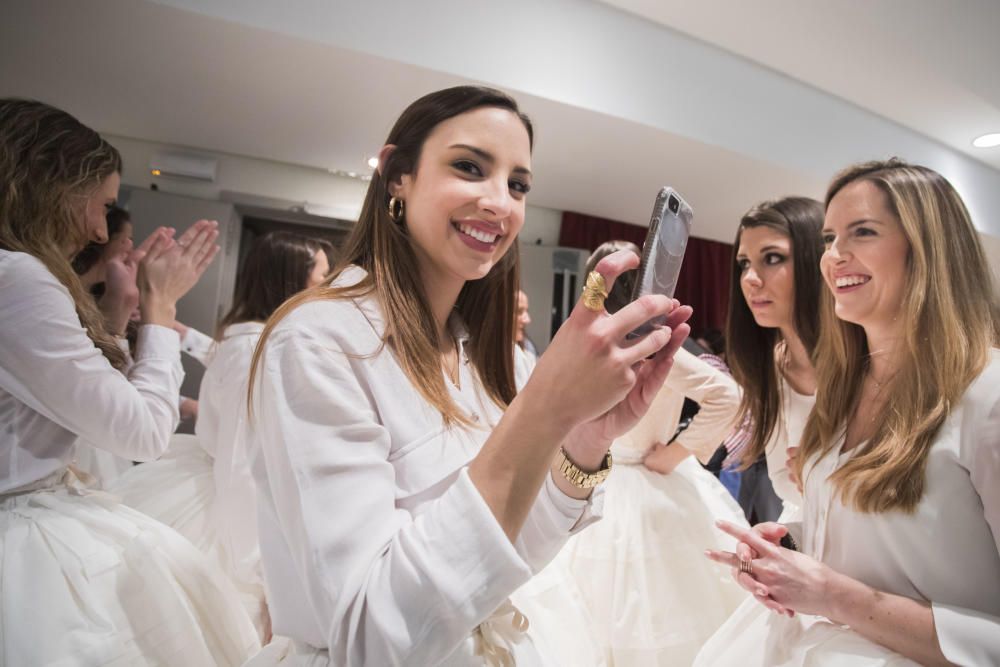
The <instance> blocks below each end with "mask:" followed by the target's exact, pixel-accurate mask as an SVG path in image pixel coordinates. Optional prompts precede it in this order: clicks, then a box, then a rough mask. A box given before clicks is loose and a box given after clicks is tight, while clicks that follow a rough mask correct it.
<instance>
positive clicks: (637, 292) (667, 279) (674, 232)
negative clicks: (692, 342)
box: [629, 187, 694, 337]
mask: <svg viewBox="0 0 1000 667" xmlns="http://www.w3.org/2000/svg"><path fill="white" fill-rule="evenodd" d="M693 220H694V211H693V210H692V209H691V207H690V206H689V205H688V203H687V202H686V201H684V199H683V198H682V197H681V196H680V195H679V194H677V192H676V191H675V190H674V189H673V188H670V187H664V188H661V189H660V192H659V194H657V195H656V200H655V201H654V202H653V215H652V217H650V219H649V231H648V232H647V233H646V242H645V243H644V244H643V246H642V261H641V262H640V263H639V275H638V277H637V279H636V282H635V288H634V289H633V290H632V300H633V301H635V300H636V299H638V298H639V297H640V296H645V295H646V294H663V295H665V296H669V297H672V296H673V295H674V289H676V287H677V277H678V276H679V275H680V272H681V263H682V262H683V261H684V251H685V250H686V249H687V242H688V237H689V236H690V235H691V222H692V221H693ZM665 322H666V318H665V317H663V316H660V317H656V318H653V319H652V320H650V321H649V322H647V323H646V324H644V325H642V326H641V327H639V328H638V329H636V330H635V331H633V332H632V333H631V334H629V336H630V337H636V336H644V335H646V334H647V333H649V332H650V331H652V330H653V328H654V327H656V326H659V325H662V324H663V323H665Z"/></svg>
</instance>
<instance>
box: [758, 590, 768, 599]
mask: <svg viewBox="0 0 1000 667" xmlns="http://www.w3.org/2000/svg"><path fill="white" fill-rule="evenodd" d="M757 595H759V596H761V597H762V598H764V597H767V592H765V591H764V589H763V588H758V589H757Z"/></svg>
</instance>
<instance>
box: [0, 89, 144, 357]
mask: <svg viewBox="0 0 1000 667" xmlns="http://www.w3.org/2000/svg"><path fill="white" fill-rule="evenodd" d="M121 168H122V160H121V156H120V155H119V153H118V151H117V150H115V148H114V146H112V145H111V144H109V143H108V142H107V141H105V140H104V139H102V138H101V136H100V135H99V134H98V133H97V132H95V131H94V130H92V129H90V128H89V127H87V126H85V125H83V124H82V123H81V122H80V121H78V120H77V119H75V118H73V116H71V115H69V114H68V113H66V112H65V111H60V110H59V109H56V108H54V107H51V106H49V105H47V104H43V103H42V102H35V101H32V100H18V99H3V100H0V248H3V249H4V250H11V251H17V252H24V253H28V254H30V255H33V256H34V257H36V258H38V259H39V260H40V261H41V262H42V264H44V265H45V267H46V268H47V269H48V270H49V271H50V272H52V275H54V276H55V277H56V279H58V280H59V282H61V283H62V284H63V285H64V286H65V287H66V289H67V290H69V293H70V295H71V296H72V298H73V303H74V305H75V307H76V313H77V315H78V316H79V318H80V324H82V325H83V327H84V329H86V331H87V335H88V336H89V337H90V339H91V340H92V341H94V345H96V346H97V347H98V348H99V349H100V350H101V353H102V354H104V356H105V357H107V359H108V360H109V361H110V362H111V364H112V365H113V366H114V367H115V368H117V369H119V370H121V369H123V368H124V367H125V353H124V352H123V351H122V350H121V348H119V347H118V344H117V343H116V342H115V339H114V337H113V336H112V335H111V334H110V333H109V332H108V331H107V327H106V326H105V324H104V318H103V317H102V316H101V313H100V311H99V310H98V309H97V304H96V303H95V301H94V299H93V297H92V296H91V295H90V294H89V293H88V292H87V291H86V290H85V289H84V287H83V284H82V283H81V282H80V278H79V277H78V276H77V275H76V272H75V271H73V267H72V265H71V264H70V258H67V257H65V255H64V253H65V248H66V247H67V246H70V247H74V246H77V247H80V248H82V247H83V245H84V244H85V242H86V238H85V236H84V232H83V229H82V225H81V224H80V220H79V217H80V215H81V214H80V210H81V203H82V202H84V201H85V199H86V198H87V197H88V196H90V194H91V193H92V192H93V191H94V190H95V189H96V188H97V187H98V186H99V185H100V184H101V182H102V181H103V180H104V179H105V178H107V177H108V176H110V175H111V174H114V173H116V172H120V171H121Z"/></svg>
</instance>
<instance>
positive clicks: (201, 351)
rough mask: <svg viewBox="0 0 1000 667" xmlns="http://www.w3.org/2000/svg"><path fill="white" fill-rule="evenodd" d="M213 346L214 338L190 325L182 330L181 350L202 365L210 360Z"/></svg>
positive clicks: (214, 346) (213, 349)
mask: <svg viewBox="0 0 1000 667" xmlns="http://www.w3.org/2000/svg"><path fill="white" fill-rule="evenodd" d="M215 348H216V345H215V339H214V338H212V337H211V336H209V335H208V334H203V333H202V332H200V331H198V330H197V329H194V328H192V327H188V328H187V331H185V332H184V337H183V338H181V352H183V353H184V354H186V355H188V356H190V357H191V358H192V359H194V360H195V361H197V362H198V363H200V364H201V365H202V366H208V364H209V362H210V361H211V360H212V354H213V353H214V351H215ZM199 398H200V396H199ZM199 410H200V408H199ZM198 414H199V416H200V415H201V413H200V412H199V413H198Z"/></svg>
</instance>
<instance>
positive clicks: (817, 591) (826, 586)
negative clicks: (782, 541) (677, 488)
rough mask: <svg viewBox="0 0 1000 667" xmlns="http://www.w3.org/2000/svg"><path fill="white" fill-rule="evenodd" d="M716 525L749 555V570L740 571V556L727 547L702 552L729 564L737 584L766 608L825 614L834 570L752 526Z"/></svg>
mask: <svg viewBox="0 0 1000 667" xmlns="http://www.w3.org/2000/svg"><path fill="white" fill-rule="evenodd" d="M716 526H717V527H718V528H719V529H720V530H722V531H723V532H725V533H728V534H729V535H732V536H733V537H735V538H736V539H737V540H739V541H740V544H739V545H738V546H737V551H738V552H740V553H741V554H744V555H746V556H750V557H752V558H745V557H744V560H750V568H751V573H749V574H748V573H746V572H741V571H740V560H741V557H740V556H737V555H736V554H735V553H733V552H731V551H712V550H708V551H706V552H705V555H706V556H708V557H709V558H711V559H712V560H714V561H715V562H717V563H722V564H723V565H728V566H730V567H732V568H733V570H734V573H733V576H734V577H735V578H736V580H737V581H738V582H739V584H740V586H742V587H743V588H745V589H746V590H748V591H749V592H750V593H751V594H752V595H753V596H754V598H756V600H757V601H758V602H760V603H762V604H764V605H765V606H766V607H768V608H769V609H771V610H773V611H776V612H778V613H784V614H787V615H789V616H791V615H793V614H794V613H795V612H798V613H801V614H812V615H816V616H828V615H829V613H830V610H831V609H832V608H833V606H832V604H833V601H832V599H831V598H832V593H833V588H834V586H833V583H834V580H835V579H836V578H837V576H838V575H837V573H836V572H834V571H833V570H831V569H830V568H829V567H827V566H826V565H824V564H823V563H821V562H819V561H817V560H816V559H814V558H810V557H809V556H806V555H805V554H801V553H799V552H798V551H792V550H791V549H785V548H784V547H781V546H778V545H776V544H773V543H772V542H771V541H769V540H768V539H766V538H765V537H764V536H762V535H760V534H758V533H757V532H755V531H754V530H753V529H747V528H742V527H740V526H737V525H735V524H732V523H729V522H728V521H717V522H716Z"/></svg>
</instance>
